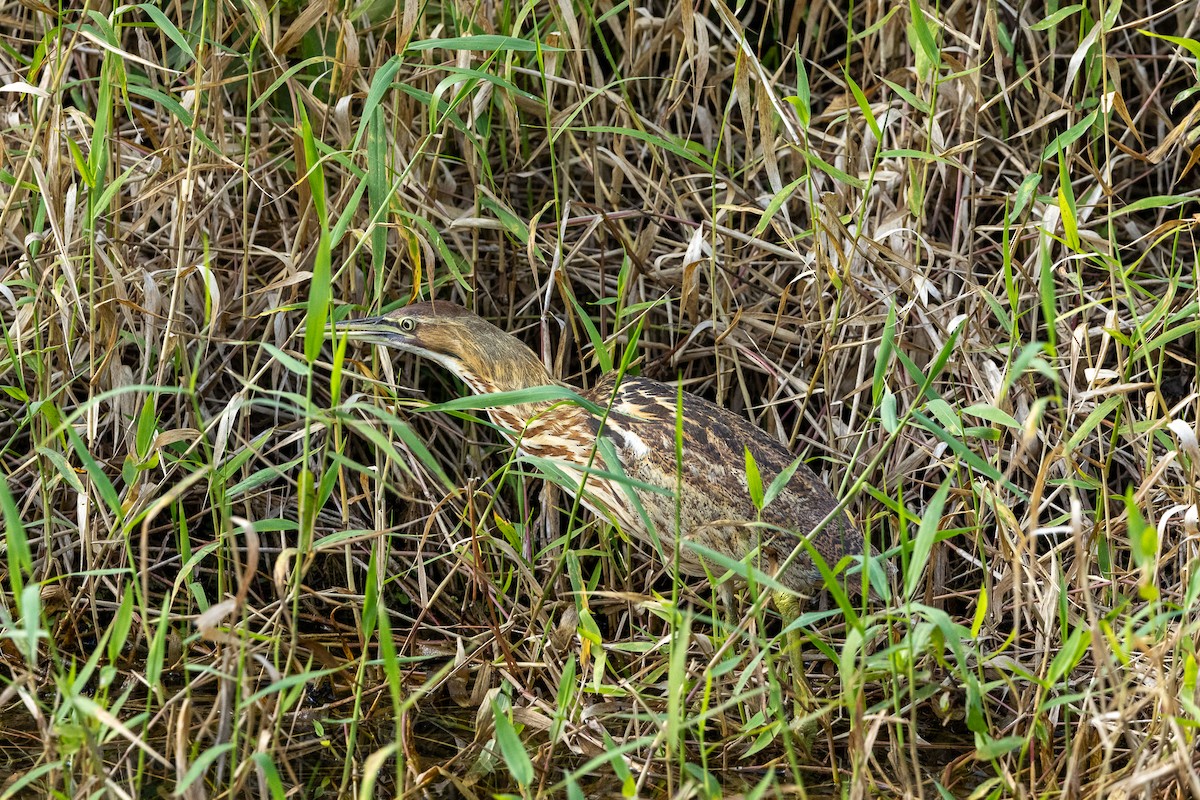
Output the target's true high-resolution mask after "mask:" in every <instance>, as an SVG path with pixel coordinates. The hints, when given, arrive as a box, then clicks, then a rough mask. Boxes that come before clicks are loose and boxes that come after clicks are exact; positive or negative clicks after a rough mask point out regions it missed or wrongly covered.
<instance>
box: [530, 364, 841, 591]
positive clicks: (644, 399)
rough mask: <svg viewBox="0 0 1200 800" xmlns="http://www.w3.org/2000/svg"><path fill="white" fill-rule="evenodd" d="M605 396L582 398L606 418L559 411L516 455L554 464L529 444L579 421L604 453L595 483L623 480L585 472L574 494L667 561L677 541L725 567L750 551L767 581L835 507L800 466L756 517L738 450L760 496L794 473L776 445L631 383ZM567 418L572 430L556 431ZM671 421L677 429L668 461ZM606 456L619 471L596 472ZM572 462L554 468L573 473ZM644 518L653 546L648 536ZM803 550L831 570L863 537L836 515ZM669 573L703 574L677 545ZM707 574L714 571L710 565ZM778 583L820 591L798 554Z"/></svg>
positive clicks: (725, 418)
mask: <svg viewBox="0 0 1200 800" xmlns="http://www.w3.org/2000/svg"><path fill="white" fill-rule="evenodd" d="M614 386H615V379H614V378H613V377H608V378H606V379H604V380H602V381H601V382H600V383H599V384H597V385H596V386H595V387H593V389H591V390H590V391H588V392H586V393H585V397H586V399H588V400H590V401H592V402H593V403H595V404H596V405H597V406H600V407H601V408H607V409H608V413H607V416H606V417H603V418H598V417H594V416H592V415H591V414H589V413H588V412H587V411H585V410H584V409H582V408H579V407H578V406H573V407H570V408H566V407H563V406H559V407H558V409H555V410H552V411H550V412H547V413H546V414H544V415H542V417H541V418H539V419H537V420H535V421H534V422H532V423H531V424H530V425H529V427H528V428H527V430H526V432H525V437H523V439H522V442H521V448H522V449H523V450H525V451H526V452H530V453H533V454H535V455H550V456H553V455H555V454H554V453H551V452H538V442H539V441H541V442H549V441H553V440H554V438H555V437H554V436H553V429H554V428H555V427H561V426H566V425H568V424H578V423H579V421H580V419H579V416H578V415H587V416H588V417H589V418H590V419H588V420H587V423H588V424H589V425H590V427H591V429H592V433H593V434H594V435H598V436H597V438H598V439H601V440H602V441H604V442H606V443H607V444H606V445H601V446H600V447H599V448H598V449H597V452H596V455H595V460H594V462H593V466H594V467H595V468H596V469H597V470H601V471H602V472H608V473H617V474H619V473H621V472H623V473H624V474H625V475H626V476H627V477H628V478H629V480H628V481H624V482H622V481H621V480H619V479H606V478H604V477H602V476H601V475H602V472H601V473H597V472H595V471H593V473H592V474H590V475H589V477H588V479H587V482H586V484H585V490H584V498H583V500H584V502H585V503H586V504H587V505H588V506H589V507H591V508H592V509H593V510H596V511H600V512H601V513H604V512H605V511H606V510H607V511H610V512H612V513H613V514H614V516H616V517H617V521H618V522H619V523H620V524H621V526H622V527H623V528H624V529H625V530H626V531H627V532H628V533H630V534H631V535H633V536H636V537H638V538H640V539H642V540H644V541H651V542H652V541H654V539H655V538H657V540H658V542H660V543H661V545H662V548H663V555H664V556H666V557H667V558H668V559H669V558H671V556H672V553H673V551H674V549H675V548H674V544H675V532H676V531H677V530H678V531H680V532H681V533H682V537H683V539H684V541H687V540H692V541H695V542H697V543H699V544H701V545H703V546H704V547H707V548H709V549H711V550H714V551H717V552H720V553H723V554H725V555H726V556H728V557H730V558H733V559H735V560H740V559H742V558H743V557H744V556H745V555H746V554H747V553H749V552H750V551H752V550H753V549H754V548H755V547H758V546H760V545H761V549H760V551H759V552H760V553H761V556H762V558H761V561H760V562H759V564H758V566H759V567H760V568H761V569H763V571H765V572H768V573H772V574H774V573H775V572H776V570H777V569H778V567H779V566H780V565H781V564H782V563H783V562H784V561H786V560H787V559H788V558H789V557H791V556H792V552H793V551H794V550H796V548H797V547H799V546H800V537H801V536H806V535H808V534H809V533H811V531H812V530H813V529H814V528H815V527H816V526H817V524H818V523H820V521H821V520H822V519H824V518H825V517H826V516H827V515H828V514H829V513H830V512H831V511H833V510H834V508H835V507H836V506H837V500H836V499H835V498H834V496H833V494H832V493H831V492H830V491H829V489H828V488H827V487H826V486H825V484H824V483H823V482H822V481H821V479H820V478H819V477H817V475H816V474H815V473H813V471H812V470H811V469H809V468H808V467H807V466H805V465H804V464H800V465H798V467H797V469H796V471H795V473H794V474H793V475H792V477H791V479H790V480H789V482H788V484H787V487H786V488H785V489H784V490H783V491H782V492H780V494H779V495H778V497H776V498H775V499H774V500H773V501H772V502H771V503H770V504H768V505H767V506H766V508H765V509H763V512H762V514H761V515H760V514H759V513H758V512H757V510H756V509H755V506H754V502H753V501H752V500H751V496H750V492H749V489H748V487H747V478H746V469H745V449H746V448H749V450H750V453H751V454H752V455H753V457H754V461H755V463H756V465H757V467H758V470H759V473H760V475H761V480H762V485H763V487H767V486H769V485H770V484H771V481H772V480H774V479H775V477H776V476H777V475H779V474H780V473H782V472H783V471H784V470H786V469H787V468H789V467H790V466H791V465H792V463H793V462H794V461H795V456H794V455H793V454H792V453H791V452H790V451H789V450H788V449H787V448H786V447H784V446H783V444H781V443H780V442H779V441H778V440H776V439H774V438H773V437H771V436H769V435H768V434H767V433H766V432H765V431H763V430H762V429H760V428H758V427H756V426H754V425H752V424H751V423H750V422H749V421H748V420H746V419H744V418H742V417H740V416H738V415H737V414H734V413H733V412H731V411H728V410H726V409H723V408H721V407H719V406H717V405H715V404H713V403H711V402H709V401H707V400H705V399H703V398H701V397H697V396H696V395H693V394H690V393H687V392H684V393H682V395H681V396H680V395H679V394H678V393H677V389H676V388H675V387H673V386H669V385H667V384H663V383H659V382H657V381H653V380H649V379H647V378H642V377H626V378H625V379H624V380H623V381H622V382H621V384H620V386H619V387H616V388H614ZM556 412H557V414H556ZM566 415H572V417H573V418H572V419H570V420H568V419H565V418H564V417H565V416H566ZM601 419H603V425H602V424H601ZM677 419H681V420H682V429H681V433H682V436H681V437H680V440H681V444H682V450H681V453H679V454H678V455H677V448H676V421H677ZM599 434H602V436H600V435H599ZM606 453H607V454H608V459H611V458H612V457H613V456H615V457H616V459H617V460H618V461H619V462H620V469H619V470H618V469H616V468H614V467H615V465H612V464H608V463H607V460H606V458H605V454H606ZM561 455H562V454H561V453H560V454H559V456H560V457H561ZM587 455H588V456H590V455H591V454H590V453H588V454H587ZM578 456H579V454H574V456H573V457H572V458H568V459H565V460H569V461H571V460H573V461H579V460H581V459H579V457H578ZM582 460H584V461H585V463H586V459H582ZM652 487H653V488H652ZM589 495H591V496H590V497H589ZM631 495H632V496H631ZM633 497H636V499H637V503H634V502H633ZM677 498H678V502H676V499H677ZM639 504H640V506H641V509H640V510H639V509H638V508H637V505H639ZM643 512H644V513H643ZM646 518H648V519H649V521H650V522H651V523H652V526H653V529H654V534H655V536H651V535H650V527H651V526H650V525H647V524H646ZM811 541H812V544H813V546H814V547H815V548H816V550H817V551H818V552H819V553H821V556H822V558H823V559H824V560H825V561H826V562H827V563H828V564H829V565H830V566H833V565H834V564H836V563H837V562H838V560H840V559H841V558H842V556H845V555H861V554H862V553H863V539H862V535H861V534H860V533H859V532H858V531H857V530H855V528H854V527H853V525H851V524H850V521H849V518H848V517H846V516H845V515H839V516H838V517H837V518H835V519H834V520H833V521H832V522H831V523H830V524H829V525H828V526H827V527H826V528H825V529H824V530H823V531H821V532H820V533H818V534H817V535H816V536H813V537H812V539H811ZM680 568H681V570H682V571H684V572H686V573H691V574H697V573H700V574H702V573H703V571H704V567H703V565H702V563H701V561H700V559H699V558H698V556H697V554H696V552H695V551H694V550H692V549H691V548H689V547H687V546H686V544H684V545H683V546H681V547H680ZM709 568H710V569H715V565H709ZM718 571H719V570H718ZM779 579H780V581H781V582H782V583H783V584H785V585H786V586H788V587H789V588H791V589H793V590H795V591H800V592H807V591H811V590H813V589H814V588H816V587H819V586H820V584H821V576H820V573H819V572H818V571H817V569H816V568H815V567H814V566H813V564H812V561H811V559H810V558H809V557H808V555H807V550H805V549H803V548H801V551H800V552H799V553H797V554H796V556H795V557H793V558H791V562H790V564H789V566H788V568H787V569H786V570H784V571H783V572H782V573H781V574H780V575H779Z"/></svg>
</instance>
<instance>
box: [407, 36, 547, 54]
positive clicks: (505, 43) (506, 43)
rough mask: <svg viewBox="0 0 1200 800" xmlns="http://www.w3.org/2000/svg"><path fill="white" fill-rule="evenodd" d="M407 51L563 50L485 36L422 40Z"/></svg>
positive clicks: (539, 44)
mask: <svg viewBox="0 0 1200 800" xmlns="http://www.w3.org/2000/svg"><path fill="white" fill-rule="evenodd" d="M405 49H407V50H482V51H484V52H488V53H492V52H496V51H499V50H510V51H512V52H514V53H535V52H537V51H539V50H540V51H542V52H544V53H561V52H562V48H560V47H551V46H550V45H548V44H542V43H541V42H531V41H529V40H528V39H518V38H517V37H515V36H498V35H493V34H484V35H480V36H454V37H451V38H448V39H422V40H421V41H418V42H409V44H408V47H407V48H405Z"/></svg>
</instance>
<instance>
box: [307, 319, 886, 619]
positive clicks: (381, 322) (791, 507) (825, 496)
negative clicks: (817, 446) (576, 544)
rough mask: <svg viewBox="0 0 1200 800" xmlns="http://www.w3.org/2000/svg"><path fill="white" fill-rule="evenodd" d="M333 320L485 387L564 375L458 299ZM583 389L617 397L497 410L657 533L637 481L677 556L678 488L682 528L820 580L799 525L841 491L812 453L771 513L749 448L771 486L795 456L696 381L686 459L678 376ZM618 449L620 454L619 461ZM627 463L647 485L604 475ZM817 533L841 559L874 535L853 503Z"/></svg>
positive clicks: (533, 450)
mask: <svg viewBox="0 0 1200 800" xmlns="http://www.w3.org/2000/svg"><path fill="white" fill-rule="evenodd" d="M331 333H332V334H334V335H342V334H344V335H348V336H349V337H350V338H351V339H355V340H359V341H366V342H372V343H375V344H381V345H386V346H389V347H394V348H397V349H399V350H403V351H406V352H411V353H415V354H418V355H421V356H425V357H427V358H430V359H433V360H434V361H436V362H438V363H439V364H441V365H442V366H444V367H446V368H447V369H449V370H450V371H451V372H453V373H454V374H456V375H457V376H458V377H459V378H460V379H462V381H463V382H464V383H466V384H467V385H468V386H469V387H470V388H471V390H472V391H474V392H476V393H479V394H487V393H492V392H502V391H514V390H518V389H525V388H530V387H535V386H544V385H550V384H556V385H562V384H560V383H559V382H557V381H555V380H554V379H553V378H552V377H551V376H550V375H549V373H547V371H546V369H545V367H544V366H543V365H542V363H541V361H540V360H538V358H537V356H536V355H534V353H533V351H532V350H530V349H529V348H528V347H526V346H525V345H524V344H523V343H521V342H520V341H519V340H518V339H516V338H515V337H513V336H511V335H509V334H508V333H505V332H504V331H502V330H500V329H499V328H497V327H496V326H494V325H492V324H491V323H489V322H487V321H486V320H484V319H482V318H480V317H479V316H477V315H475V314H473V313H471V312H470V311H467V310H466V309H464V308H462V307H460V306H457V305H454V304H451V303H445V302H425V303H417V304H414V305H410V306H407V307H405V308H401V309H398V310H396V311H393V312H392V313H390V314H388V315H386V316H383V317H373V318H368V319H360V320H350V321H348V322H344V323H339V324H338V325H337V326H336V328H335V329H331ZM580 395H581V396H582V397H583V399H584V400H585V401H589V402H590V403H591V404H594V407H596V406H598V407H599V408H600V409H607V412H606V416H598V415H597V414H595V413H594V411H593V410H589V409H588V408H587V407H585V406H584V405H583V404H579V403H570V402H562V401H557V402H556V401H546V402H540V403H529V404H525V405H511V406H496V407H493V408H489V409H488V414H489V415H490V416H491V419H492V421H493V422H494V423H495V424H496V425H497V426H499V427H500V429H501V430H502V431H504V432H505V435H506V436H507V437H508V438H509V439H510V441H512V442H513V443H514V444H516V446H517V447H519V448H520V449H521V451H522V452H524V453H526V454H528V455H531V456H537V457H544V458H548V459H554V460H556V461H558V462H560V464H561V465H562V466H565V467H569V468H571V469H573V470H574V474H575V475H576V476H577V478H578V476H581V475H583V474H584V471H586V473H587V474H586V480H585V481H584V482H583V483H584V491H583V496H582V498H581V500H582V502H583V503H584V504H585V505H586V506H588V507H589V508H590V509H592V510H593V511H595V512H597V513H599V514H601V515H603V516H605V517H607V518H610V519H612V520H614V521H615V522H616V523H617V524H618V525H619V526H620V527H621V528H622V530H624V531H625V532H626V533H628V534H629V535H631V536H633V537H635V538H637V539H641V540H642V541H643V542H652V541H653V540H654V538H655V537H654V536H652V535H651V533H650V529H649V526H647V525H646V524H645V522H644V520H643V517H642V515H641V514H640V513H639V512H638V511H637V510H636V505H635V503H633V502H632V500H631V498H630V496H629V493H630V492H631V491H632V492H633V493H634V494H635V495H636V498H637V500H638V502H639V503H640V505H641V507H642V509H644V510H645V512H646V516H647V517H649V519H650V520H651V521H652V523H653V527H654V531H655V533H656V534H657V538H658V540H659V541H660V542H661V544H662V547H663V553H664V554H665V555H666V556H667V557H668V558H669V557H671V554H672V553H673V552H674V550H675V547H674V538H673V534H674V531H675V530H676V524H675V523H676V513H677V507H676V489H677V488H678V489H679V503H678V517H679V525H678V530H679V531H680V532H681V534H682V536H683V538H684V540H688V539H690V540H694V541H696V542H698V543H700V544H702V545H703V546H705V547H707V548H709V549H711V550H714V551H717V552H720V553H723V554H725V555H727V556H729V557H730V558H732V559H735V560H740V559H742V558H744V557H745V556H746V555H747V554H748V553H750V552H751V551H752V550H754V548H755V547H759V546H760V547H761V549H760V550H759V553H760V554H761V560H760V561H759V563H758V565H757V566H759V568H761V569H763V571H765V572H767V573H769V574H775V573H776V572H777V570H778V568H779V567H780V565H782V564H784V563H785V562H786V561H787V560H788V559H789V557H791V561H790V562H788V566H787V568H786V569H785V570H784V571H783V572H782V573H780V574H778V575H777V577H778V579H779V581H780V582H781V583H782V584H783V585H785V586H787V587H788V588H789V589H791V590H793V591H794V592H797V593H801V594H804V593H808V592H811V591H813V590H814V589H816V588H819V586H820V584H821V576H820V573H819V572H818V571H817V569H816V568H815V567H814V565H813V564H812V561H811V560H810V559H809V557H808V556H807V554H806V552H805V551H804V550H803V549H801V551H800V552H798V553H797V554H796V555H795V556H794V557H792V553H793V551H794V550H796V549H797V547H799V546H800V536H804V535H807V534H809V533H810V532H811V531H812V530H813V529H814V528H815V526H816V525H817V524H818V523H819V522H820V521H821V520H822V519H824V518H825V517H826V516H827V515H828V514H829V513H830V512H831V511H833V509H834V508H835V507H836V505H837V501H836V500H835V499H834V497H833V494H832V493H831V492H830V491H829V489H828V488H827V487H826V486H825V484H824V483H822V481H821V479H820V478H818V477H817V475H816V474H815V473H813V472H812V470H810V469H809V468H808V467H807V466H805V465H804V464H800V465H799V466H798V468H797V469H796V471H795V473H794V474H793V476H792V478H791V479H790V481H789V483H788V485H787V487H786V488H785V489H784V490H783V491H782V492H781V493H780V494H779V496H778V497H777V498H776V499H775V500H774V501H773V502H772V503H770V504H769V505H768V506H767V507H766V508H765V510H764V511H763V513H762V515H761V520H760V519H759V515H758V514H757V513H756V510H755V507H754V504H753V502H752V501H751V498H750V494H749V492H748V490H747V484H746V470H745V455H744V452H745V451H744V448H747V447H748V448H749V450H750V452H751V454H752V455H753V456H754V460H755V462H756V463H757V465H758V469H759V471H760V473H761V476H762V482H763V485H764V486H768V485H770V483H771V481H772V480H773V479H774V478H775V476H776V475H778V474H780V473H781V472H783V471H784V470H785V469H787V468H788V467H789V466H790V465H791V464H792V463H793V461H794V460H795V459H794V456H793V455H792V453H791V452H790V451H789V450H788V449H787V448H786V447H784V446H783V445H782V444H781V443H780V442H778V441H777V440H776V439H774V438H772V437H771V436H769V435H767V434H766V433H765V432H764V431H762V430H761V429H759V428H757V427H755V426H754V425H752V424H750V423H749V422H748V421H747V420H745V419H743V418H742V417H740V416H738V415H737V414H734V413H732V412H730V411H728V410H726V409H723V408H720V407H719V406H716V405H714V404H713V403H710V402H709V401H707V400H704V399H703V398H700V397H697V396H695V395H692V394H688V393H686V392H685V393H683V394H682V406H681V409H682V417H683V435H682V443H683V458H682V462H681V465H680V464H677V458H676V446H675V429H676V417H677V413H678V411H679V409H677V403H678V402H679V397H678V395H677V391H676V389H675V388H673V387H671V386H668V385H666V384H663V383H659V382H657V381H652V380H649V379H647V378H642V377H634V376H628V377H626V378H625V379H624V380H623V381H622V382H621V384H620V386H615V378H614V376H611V375H610V376H608V377H606V378H604V379H603V380H601V381H600V382H599V383H598V384H596V385H595V386H594V387H592V388H591V389H589V390H587V391H584V392H580ZM598 437H600V439H601V441H602V444H601V445H600V446H597V444H596V442H597V438H598ZM614 457H615V459H616V461H618V462H619V464H611V463H608V462H609V460H611V459H613V458H614ZM620 473H624V475H626V476H627V477H628V478H629V479H631V481H632V482H633V483H632V485H633V486H637V487H638V488H633V489H631V488H630V485H631V484H630V482H629V481H625V482H624V485H623V483H622V482H621V481H617V480H613V479H610V478H606V477H604V475H605V474H620ZM568 488H571V487H568ZM655 488H657V489H658V491H656V490H655ZM575 490H576V492H577V491H578V484H576V486H575ZM759 523H761V524H759ZM812 543H813V545H814V546H815V548H816V550H817V551H818V552H819V553H821V556H822V558H823V559H824V560H825V561H826V562H827V563H828V564H829V565H830V566H832V565H834V564H836V563H837V561H838V560H839V559H840V558H841V557H842V556H845V555H856V554H862V553H863V552H864V542H863V537H862V534H860V533H859V532H858V531H857V530H856V529H855V527H854V526H853V525H852V524H851V523H850V520H849V518H848V517H847V516H845V515H839V516H838V517H835V518H834V520H833V521H832V522H831V523H830V524H829V525H828V526H827V527H826V528H825V529H824V530H822V531H820V532H819V533H817V534H816V535H815V536H813V537H812ZM679 552H680V563H679V567H680V570H681V571H682V572H684V573H686V574H702V573H703V572H704V566H703V564H702V563H701V561H700V560H699V558H698V557H697V555H696V554H695V552H694V551H693V550H692V549H690V548H688V547H686V546H683V547H680V548H679ZM776 599H777V602H778V603H779V605H780V607H781V610H782V611H784V612H785V616H793V615H794V613H795V609H796V599H795V598H794V597H790V598H789V597H777V598H776Z"/></svg>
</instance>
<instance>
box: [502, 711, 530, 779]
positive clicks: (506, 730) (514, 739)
mask: <svg viewBox="0 0 1200 800" xmlns="http://www.w3.org/2000/svg"><path fill="white" fill-rule="evenodd" d="M492 715H493V716H494V718H495V722H496V743H497V744H499V745H500V754H501V756H503V758H504V764H505V766H507V767H508V772H509V774H510V775H512V776H513V780H515V781H516V782H517V783H518V784H520V786H521V788H522V789H524V788H525V787H527V786H529V785H530V784H532V783H533V762H532V761H530V760H529V753H527V752H526V751H525V745H524V744H523V743H522V742H521V737H520V736H518V735H517V729H516V728H514V727H513V724H512V720H510V719H509V718H508V714H507V713H506V711H505V709H504V708H502V707H501V704H500V699H499V697H496V698H493V699H492Z"/></svg>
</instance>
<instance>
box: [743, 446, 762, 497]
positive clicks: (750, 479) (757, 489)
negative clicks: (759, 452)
mask: <svg viewBox="0 0 1200 800" xmlns="http://www.w3.org/2000/svg"><path fill="white" fill-rule="evenodd" d="M746 488H747V489H749V490H750V500H751V501H752V502H753V503H754V507H755V508H756V509H758V511H760V512H761V511H762V510H763V484H762V475H760V474H759V472H758V462H756V461H755V460H754V454H753V453H751V452H750V448H749V447H747V448H746Z"/></svg>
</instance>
